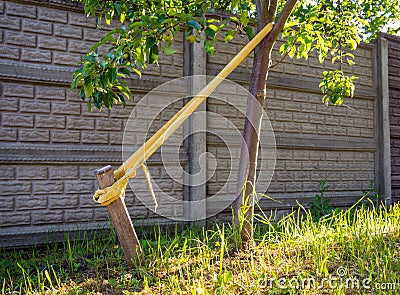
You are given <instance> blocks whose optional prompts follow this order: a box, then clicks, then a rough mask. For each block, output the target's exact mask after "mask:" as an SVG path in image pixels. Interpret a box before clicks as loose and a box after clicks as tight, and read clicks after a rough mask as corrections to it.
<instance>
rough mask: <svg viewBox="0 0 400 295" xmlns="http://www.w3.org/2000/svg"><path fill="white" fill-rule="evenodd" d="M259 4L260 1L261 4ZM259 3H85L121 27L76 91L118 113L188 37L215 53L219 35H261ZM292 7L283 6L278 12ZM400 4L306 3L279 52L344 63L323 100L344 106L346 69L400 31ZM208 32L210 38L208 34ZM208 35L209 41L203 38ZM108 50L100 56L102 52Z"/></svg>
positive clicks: (89, 59) (327, 79) (349, 91)
mask: <svg viewBox="0 0 400 295" xmlns="http://www.w3.org/2000/svg"><path fill="white" fill-rule="evenodd" d="M257 1H259V0H257ZM257 1H249V0H240V1H239V0H236V1H225V0H217V1H210V0H206V1H204V0H192V1H188V0H156V1H147V0H140V1H126V0H114V1H112V0H107V1H103V0H102V1H100V0H81V2H83V4H84V9H85V13H86V15H87V16H94V17H95V18H96V23H97V25H98V26H100V23H102V22H105V23H106V24H107V25H110V24H111V22H112V20H114V19H116V20H119V22H120V23H121V25H120V26H119V27H117V28H114V29H113V30H111V31H110V32H109V33H107V34H106V35H105V36H104V38H102V39H101V40H100V41H99V42H98V43H96V44H95V45H94V46H93V47H92V48H91V49H90V52H89V53H88V54H87V55H85V56H84V57H83V58H82V62H81V65H82V67H81V68H80V69H78V70H77V71H76V72H75V73H74V75H73V81H72V84H71V88H77V89H78V90H79V94H80V96H81V98H82V99H83V100H87V103H88V108H89V110H91V108H92V105H94V106H95V107H96V108H98V109H99V110H101V109H102V107H103V106H105V107H106V108H108V109H111V108H112V107H113V105H115V104H118V103H120V104H122V105H123V106H125V103H126V100H127V99H129V98H131V97H132V96H133V95H132V93H131V91H130V89H129V87H128V86H127V85H126V80H125V78H127V77H128V76H130V75H131V73H134V74H136V75H138V76H139V77H140V76H141V71H142V70H143V69H144V68H146V66H147V65H148V64H156V63H157V62H158V57H159V53H160V51H163V52H164V53H165V54H173V53H175V51H176V50H175V49H174V48H173V43H172V40H173V38H174V37H175V36H176V34H177V33H178V32H180V31H181V30H184V31H185V37H186V40H187V41H188V42H202V43H203V45H204V50H205V51H206V52H207V53H209V54H214V44H215V42H217V35H218V34H224V40H225V42H229V41H231V40H232V39H233V38H234V37H235V35H237V34H238V33H245V34H246V35H247V37H248V38H249V39H251V38H252V37H253V36H254V34H255V33H254V26H255V25H256V24H257V13H259V9H260V7H258V6H257ZM285 2H286V1H279V2H278V7H279V8H278V11H279V10H280V9H282V7H283V6H284V4H285ZM399 6H400V0H393V1H392V0H383V1H379V4H378V3H377V2H376V1H373V0H333V1H330V0H299V1H298V3H297V5H296V6H295V8H294V10H293V12H292V14H291V16H290V19H289V20H288V21H287V23H286V25H285V27H284V28H283V30H282V35H281V37H282V39H283V40H284V44H283V45H282V46H281V47H280V53H281V54H282V55H283V56H284V57H286V56H289V57H290V58H305V59H307V58H308V55H309V54H310V52H311V51H316V52H317V54H318V57H319V61H320V62H321V63H322V62H323V61H324V60H325V59H327V58H329V59H330V60H331V61H332V62H338V68H337V70H334V71H331V72H324V73H323V80H322V82H321V85H320V87H321V90H322V92H323V98H322V100H323V102H324V103H325V104H329V103H332V104H334V105H340V104H341V103H342V102H343V98H344V97H346V96H349V97H351V96H353V93H354V84H353V81H354V79H355V78H354V77H347V76H345V75H344V74H343V70H342V65H343V64H345V63H346V64H348V65H350V66H351V65H353V64H354V55H353V54H352V53H351V52H352V51H354V50H355V49H356V48H357V46H358V44H359V43H360V41H361V40H363V41H366V42H369V41H370V40H372V39H374V38H376V37H377V34H378V32H379V31H387V32H391V33H395V32H398V31H399V26H400V23H399V19H400V17H399V16H400V13H399ZM396 26H397V27H396ZM202 33H203V34H202ZM204 36H205V37H204ZM100 46H107V47H108V48H109V50H108V52H107V53H106V54H104V55H99V54H98V53H97V52H98V47H100Z"/></svg>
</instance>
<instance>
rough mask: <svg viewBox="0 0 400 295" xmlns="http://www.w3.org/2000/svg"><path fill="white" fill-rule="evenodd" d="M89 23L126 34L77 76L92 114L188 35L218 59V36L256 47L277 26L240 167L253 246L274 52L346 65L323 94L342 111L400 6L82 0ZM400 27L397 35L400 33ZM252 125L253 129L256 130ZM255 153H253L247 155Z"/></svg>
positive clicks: (258, 66)
mask: <svg viewBox="0 0 400 295" xmlns="http://www.w3.org/2000/svg"><path fill="white" fill-rule="evenodd" d="M80 1H81V2H83V4H84V9H85V13H86V15H87V16H89V15H92V16H95V17H96V20H97V22H98V23H99V22H100V20H101V19H104V20H105V22H106V23H107V24H108V25H109V24H110V23H111V20H112V19H115V18H116V19H118V20H119V21H120V22H121V24H122V25H121V27H118V28H115V29H113V30H112V31H110V32H109V33H108V34H106V35H105V37H104V38H103V39H101V40H100V41H99V42H98V43H97V44H96V45H95V46H93V47H92V48H91V50H90V52H89V53H88V54H87V55H85V56H84V57H83V58H82V68H81V69H79V70H77V71H76V72H75V73H74V76H73V81H72V85H71V87H72V88H78V90H79V94H80V96H81V97H82V99H84V100H87V103H88V108H89V110H91V109H92V105H94V106H95V107H96V108H98V109H100V110H101V109H102V107H103V106H105V107H106V108H108V109H111V108H112V107H113V105H115V104H118V103H121V104H122V105H124V106H125V103H126V100H127V99H129V98H131V97H132V93H131V91H130V89H129V88H128V87H127V86H126V85H125V84H124V82H123V81H122V80H121V78H126V77H127V76H129V75H130V74H131V73H132V72H134V73H136V74H137V75H139V76H141V70H142V69H143V68H145V67H146V65H148V64H154V63H157V60H158V56H159V50H162V51H163V52H164V53H166V54H173V53H174V52H175V50H174V49H173V47H172V40H173V38H174V36H175V35H176V34H177V33H178V32H179V31H180V30H185V36H186V40H187V41H188V42H201V43H202V44H204V50H205V51H206V52H207V53H209V54H214V43H215V42H216V38H217V34H224V36H225V41H226V42H229V41H230V40H232V39H233V38H234V36H235V35H236V34H237V33H241V32H245V33H246V34H247V36H248V38H249V39H251V38H252V37H253V36H254V34H255V32H254V29H253V27H255V28H256V31H259V30H260V29H262V28H263V27H264V26H265V25H266V24H268V23H270V22H275V25H274V27H273V29H272V31H271V32H270V33H269V34H268V36H267V37H266V38H265V39H264V40H263V41H261V42H260V43H259V44H258V46H257V47H256V49H255V51H254V61H253V70H252V74H251V78H250V89H249V90H250V93H251V95H253V96H254V97H255V98H256V102H255V101H254V100H253V99H251V98H249V99H248V103H247V114H246V120H245V122H244V132H243V137H244V142H243V144H242V153H241V159H240V171H239V180H238V183H239V184H243V183H245V182H246V183H247V185H246V186H244V191H243V192H242V193H240V194H239V195H238V197H237V200H236V202H235V204H234V212H235V217H236V220H238V216H239V212H240V210H241V208H242V205H243V202H244V199H245V198H243V196H245V197H246V198H247V197H249V203H248V205H249V210H246V212H245V213H244V215H245V216H244V224H243V227H242V238H243V240H244V241H251V240H252V228H253V226H252V222H253V213H254V204H253V196H252V194H253V184H254V183H255V177H256V165H257V151H258V143H259V135H258V134H259V132H258V131H259V129H260V123H261V120H262V112H261V111H260V108H257V107H256V105H255V104H256V103H259V104H261V105H263V104H264V100H265V88H266V81H267V75H268V70H269V68H270V66H271V52H272V49H273V47H274V45H275V42H276V40H277V38H278V37H279V36H281V38H282V39H283V41H284V44H283V45H282V46H281V47H280V53H281V54H282V56H283V58H285V57H286V56H289V57H290V58H305V59H307V58H308V54H309V53H310V52H311V51H316V52H317V54H318V57H319V61H320V62H321V63H322V62H323V61H324V60H325V59H326V58H331V59H332V61H333V62H335V61H336V62H338V69H337V70H334V71H326V72H324V73H323V76H322V82H321V84H320V88H321V90H322V93H323V97H322V101H323V103H325V104H326V105H328V104H332V105H340V104H341V103H342V102H343V99H344V97H352V96H353V93H354V84H353V81H354V79H355V77H348V76H346V75H345V74H344V73H343V71H342V65H343V64H344V63H347V64H349V65H353V64H354V61H353V58H354V56H353V54H352V53H351V51H353V50H355V49H356V48H357V45H358V44H359V43H360V41H361V40H364V41H369V40H372V39H374V38H375V37H376V36H377V34H378V32H379V31H387V32H391V33H393V32H398V31H399V18H400V17H399V16H400V13H399V6H400V0H382V1H379V3H377V2H376V1H374V0H255V1H252V0H235V1H226V0H214V1H211V0H155V1H147V0H138V1H128V0H107V1H100V0H80ZM396 26H397V28H396ZM103 44H107V45H108V46H110V49H109V51H108V53H107V54H105V55H103V56H99V55H98V54H97V53H96V52H95V51H96V49H97V47H98V46H101V45H103ZM250 122H251V123H250ZM246 147H247V148H246Z"/></svg>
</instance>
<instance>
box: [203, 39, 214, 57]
mask: <svg viewBox="0 0 400 295" xmlns="http://www.w3.org/2000/svg"><path fill="white" fill-rule="evenodd" d="M204 50H205V51H206V52H207V53H208V54H211V55H214V45H213V44H212V43H211V41H210V40H205V41H204Z"/></svg>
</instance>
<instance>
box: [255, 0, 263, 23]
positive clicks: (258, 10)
mask: <svg viewBox="0 0 400 295" xmlns="http://www.w3.org/2000/svg"><path fill="white" fill-rule="evenodd" d="M264 5H265V3H264ZM262 7H263V6H262V4H261V0H256V11H257V23H258V24H261V22H262V15H261V13H260V12H261V11H262Z"/></svg>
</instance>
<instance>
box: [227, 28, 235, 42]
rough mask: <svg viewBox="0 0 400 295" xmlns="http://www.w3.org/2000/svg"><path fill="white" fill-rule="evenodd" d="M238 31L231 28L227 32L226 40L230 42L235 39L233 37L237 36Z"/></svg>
mask: <svg viewBox="0 0 400 295" xmlns="http://www.w3.org/2000/svg"><path fill="white" fill-rule="evenodd" d="M235 34H236V31H235V30H231V31H228V32H226V33H225V42H229V41H231V40H232V39H233V37H234V36H235Z"/></svg>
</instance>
